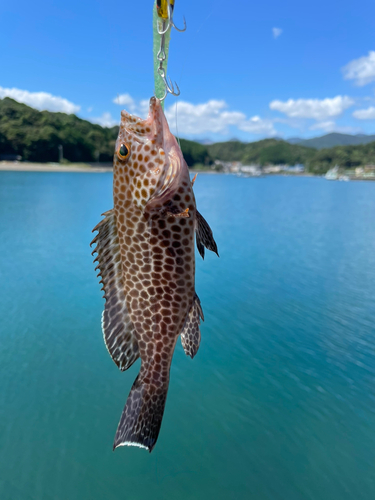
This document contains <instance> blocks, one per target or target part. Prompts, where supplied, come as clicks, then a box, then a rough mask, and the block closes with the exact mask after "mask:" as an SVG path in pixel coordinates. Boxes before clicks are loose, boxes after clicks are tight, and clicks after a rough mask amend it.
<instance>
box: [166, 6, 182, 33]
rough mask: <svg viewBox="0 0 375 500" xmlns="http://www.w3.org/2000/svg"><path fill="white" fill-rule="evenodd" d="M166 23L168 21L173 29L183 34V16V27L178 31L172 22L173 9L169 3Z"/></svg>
mask: <svg viewBox="0 0 375 500" xmlns="http://www.w3.org/2000/svg"><path fill="white" fill-rule="evenodd" d="M168 21H169V24H170V25H171V26H173V28H174V29H175V30H176V31H179V32H180V33H183V32H184V31H186V20H185V16H184V27H183V29H180V28H177V26H176V25H175V24H174V22H173V7H172V5H171V4H170V3H169V4H168Z"/></svg>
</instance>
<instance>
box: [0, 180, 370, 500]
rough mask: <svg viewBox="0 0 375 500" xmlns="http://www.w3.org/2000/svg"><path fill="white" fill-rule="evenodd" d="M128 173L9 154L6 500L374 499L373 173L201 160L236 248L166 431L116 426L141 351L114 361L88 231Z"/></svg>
mask: <svg viewBox="0 0 375 500" xmlns="http://www.w3.org/2000/svg"><path fill="white" fill-rule="evenodd" d="M111 184H112V175H111V174H110V173H104V174H86V173H38V172H27V173H19V172H17V173H10V172H0V259H1V263H0V320H1V323H0V325H1V326H0V336H1V340H0V384H1V386H0V450H1V453H0V499H1V500H31V499H35V500H52V499H53V500H55V499H56V500H86V499H87V500H99V499H100V500H101V499H103V500H119V499H124V500H132V499H135V500H143V499H152V500H165V499H168V500H169V499H170V500H180V499H181V500H185V499H189V500H190V499H191V500H193V499H194V500H200V499H210V500H211V499H215V500H221V499H223V500H227V499H236V500H237V499H254V500H353V499H355V500H373V499H374V498H375V182H374V183H371V182H329V181H326V180H325V179H321V178H308V177H299V178H291V177H265V178H259V179H251V178H248V179H245V178H238V177H235V176H229V175H204V174H201V175H198V179H197V181H196V183H195V186H194V188H195V192H196V197H197V203H198V208H199V210H200V211H201V213H202V214H203V215H204V217H205V218H206V219H207V220H208V222H209V223H210V225H211V227H212V229H213V232H214V235H215V238H216V241H217V244H218V247H219V253H220V259H219V258H217V256H216V255H214V254H212V253H210V252H207V256H206V258H205V260H204V261H202V259H201V258H200V257H199V256H197V274H196V288H197V293H198V295H199V297H200V299H201V302H202V305H203V309H204V313H205V322H204V324H203V325H202V342H201V346H200V349H199V351H198V354H197V356H196V357H195V358H194V360H191V359H190V358H188V357H187V356H185V354H184V352H183V349H182V346H181V344H180V342H178V344H177V348H176V352H175V355H174V360H173V364H172V369H171V382H170V389H169V395H168V400H167V405H166V411H165V416H164V421H163V425H162V428H161V433H160V436H159V440H158V443H157V445H156V447H155V449H154V451H153V452H152V454H149V453H148V452H146V451H145V450H142V449H138V448H128V447H121V448H119V449H117V450H116V451H115V452H113V451H112V443H113V438H114V434H115V431H116V427H117V423H118V421H119V418H120V415H121V412H122V409H123V406H124V404H125V401H126V398H127V395H128V392H129V390H130V387H131V385H132V383H133V381H134V379H135V377H136V375H137V372H138V369H139V361H138V362H137V363H136V364H135V365H133V367H132V368H131V369H129V370H128V371H127V372H124V373H122V372H120V371H119V370H118V369H117V367H116V365H115V364H114V363H113V362H112V360H111V358H110V356H109V354H108V353H107V351H106V348H105V346H104V343H103V339H102V333H101V326H100V320H101V312H102V309H103V303H104V301H103V299H102V293H101V292H100V286H99V284H98V279H97V278H96V273H95V272H94V267H95V266H94V265H93V263H92V260H93V258H92V257H91V255H90V252H91V250H90V248H89V243H90V241H91V239H92V237H93V235H92V234H91V230H92V228H93V227H94V226H95V225H96V224H97V222H98V221H99V220H100V219H101V217H100V214H101V213H103V212H104V211H106V210H108V209H110V208H111V207H112V201H111V198H112V194H111V191H112V185H111Z"/></svg>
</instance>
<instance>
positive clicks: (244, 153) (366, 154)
mask: <svg viewBox="0 0 375 500" xmlns="http://www.w3.org/2000/svg"><path fill="white" fill-rule="evenodd" d="M117 134H118V127H112V128H105V127H101V126H100V125H95V124H93V123H91V122H89V121H86V120H82V119H80V118H78V117H77V116H75V115H67V114H64V113H51V112H49V111H37V110H35V109H33V108H30V107H29V106H26V105H25V104H21V103H19V102H16V101H14V100H13V99H10V98H8V97H6V98H5V99H2V100H1V99H0V155H4V154H16V155H21V156H22V158H23V160H26V161H35V162H36V161H37V162H55V161H58V146H59V145H60V144H61V145H62V146H63V148H64V158H65V159H67V160H69V161H71V162H95V161H101V162H111V161H112V158H113V152H114V148H115V141H116V137H117ZM329 135H331V136H332V135H335V134H329ZM336 135H343V134H336ZM326 137H328V136H326ZM351 137H352V136H351ZM368 137H370V136H368ZM180 143H181V149H182V153H183V155H184V158H185V160H186V162H187V164H188V165H189V167H192V166H197V165H200V166H201V167H203V168H204V167H205V166H206V167H208V166H210V165H212V164H213V163H214V161H215V160H220V161H223V162H232V161H240V162H242V163H243V164H245V165H246V164H247V165H248V164H259V165H277V164H287V165H295V164H296V163H303V164H304V165H305V167H306V169H307V170H308V171H310V172H312V173H319V174H322V173H325V172H326V171H327V170H328V169H329V168H331V167H333V166H335V165H336V164H337V165H339V166H341V167H344V168H353V167H357V166H363V165H369V164H375V142H371V143H368V144H363V145H346V146H336V147H333V148H328V149H320V150H317V149H313V148H309V147H306V146H304V145H301V143H298V144H290V143H288V142H285V141H282V140H279V139H264V140H261V141H257V142H250V143H244V142H239V141H228V142H218V143H216V144H211V145H202V144H199V143H198V142H194V141H188V140H186V139H180Z"/></svg>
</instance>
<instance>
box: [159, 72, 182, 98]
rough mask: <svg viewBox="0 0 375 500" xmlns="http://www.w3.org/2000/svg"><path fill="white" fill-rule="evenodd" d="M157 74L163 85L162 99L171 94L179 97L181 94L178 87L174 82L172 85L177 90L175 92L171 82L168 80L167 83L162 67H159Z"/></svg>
mask: <svg viewBox="0 0 375 500" xmlns="http://www.w3.org/2000/svg"><path fill="white" fill-rule="evenodd" d="M158 73H159V75H160V78H161V79H162V80H163V82H164V85H165V96H164V97H163V99H165V98H166V97H167V94H172V95H174V96H176V97H177V96H179V95H180V93H181V92H180V88H179V86H178V85H177V83H176V82H174V84H175V85H176V88H177V91H175V89H174V85H173V83H172V80H171V79H169V82H168V80H167V78H166V76H165V70H164V68H163V67H159V69H158ZM163 99H160V100H161V101H162V100H163Z"/></svg>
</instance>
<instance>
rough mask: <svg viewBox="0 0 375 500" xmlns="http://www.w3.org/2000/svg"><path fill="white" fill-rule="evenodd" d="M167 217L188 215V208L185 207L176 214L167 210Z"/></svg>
mask: <svg viewBox="0 0 375 500" xmlns="http://www.w3.org/2000/svg"><path fill="white" fill-rule="evenodd" d="M167 216H168V217H190V215H189V209H188V208H187V209H186V210H184V211H183V212H180V213H178V214H175V213H172V212H167Z"/></svg>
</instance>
